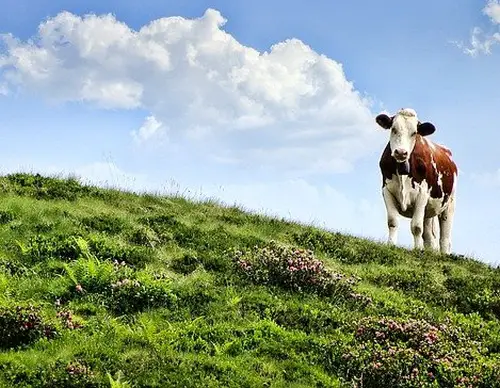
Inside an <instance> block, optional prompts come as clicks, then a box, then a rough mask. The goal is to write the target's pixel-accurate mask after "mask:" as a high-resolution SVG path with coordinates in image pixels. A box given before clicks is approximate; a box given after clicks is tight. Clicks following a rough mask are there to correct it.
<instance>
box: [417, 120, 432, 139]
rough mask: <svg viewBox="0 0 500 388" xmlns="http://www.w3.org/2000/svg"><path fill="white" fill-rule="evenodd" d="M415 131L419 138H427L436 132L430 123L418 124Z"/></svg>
mask: <svg viewBox="0 0 500 388" xmlns="http://www.w3.org/2000/svg"><path fill="white" fill-rule="evenodd" d="M417 131H418V133H419V134H420V135H421V136H429V135H432V134H433V133H434V132H435V131H436V127H435V126H434V124H432V123H418V125H417Z"/></svg>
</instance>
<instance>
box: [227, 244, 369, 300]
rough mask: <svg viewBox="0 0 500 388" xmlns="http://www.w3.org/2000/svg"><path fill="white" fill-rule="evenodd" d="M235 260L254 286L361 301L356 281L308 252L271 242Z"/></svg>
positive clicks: (238, 254) (237, 253)
mask: <svg viewBox="0 0 500 388" xmlns="http://www.w3.org/2000/svg"><path fill="white" fill-rule="evenodd" d="M234 259H235V262H236V265H237V268H238V270H239V271H240V273H242V274H243V276H244V277H246V278H248V279H249V280H251V281H252V282H254V283H258V284H272V285H279V286H281V287H284V288H286V289H290V290H293V291H299V292H300V291H306V292H313V293H317V294H319V295H324V296H329V297H344V298H353V299H355V298H357V299H358V300H359V301H361V300H362V299H363V298H362V297H361V296H360V295H359V294H356V293H354V292H353V286H354V285H355V284H356V283H357V281H359V280H360V279H359V278H356V277H348V276H346V275H344V274H342V273H340V272H333V271H330V270H329V269H327V268H326V267H325V265H324V263H323V262H322V261H321V260H318V259H317V258H316V257H315V256H314V253H313V252H312V251H311V250H305V249H297V248H290V247H286V246H281V245H278V244H277V243H275V242H271V243H270V244H269V245H268V246H266V247H263V248H259V247H255V248H254V249H253V250H252V251H251V252H249V253H247V254H244V253H243V252H240V251H237V252H236V254H235V258H234ZM363 301H364V302H368V300H363Z"/></svg>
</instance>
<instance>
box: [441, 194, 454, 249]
mask: <svg viewBox="0 0 500 388" xmlns="http://www.w3.org/2000/svg"><path fill="white" fill-rule="evenodd" d="M449 201H450V202H449V204H448V207H447V208H446V209H445V210H444V211H443V212H442V213H441V214H440V215H439V227H440V229H441V236H440V238H439V245H440V248H441V253H444V254H445V255H448V254H450V252H451V229H452V226H453V216H454V215H455V197H454V196H452V197H450V199H449Z"/></svg>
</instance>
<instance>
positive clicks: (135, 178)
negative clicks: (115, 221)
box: [0, 0, 500, 263]
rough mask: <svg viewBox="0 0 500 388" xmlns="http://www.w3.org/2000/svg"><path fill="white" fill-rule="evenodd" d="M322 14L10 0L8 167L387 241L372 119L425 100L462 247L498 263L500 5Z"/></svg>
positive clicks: (288, 6) (357, 8) (294, 6)
mask: <svg viewBox="0 0 500 388" xmlns="http://www.w3.org/2000/svg"><path fill="white" fill-rule="evenodd" d="M311 4H312V3H310V4H306V3H305V2H301V1H273V2H271V1H253V2H242V1H211V2H208V1H190V2H178V1H175V2H174V1H142V2H132V1H107V2H97V1H85V2H84V1H71V2H69V1H54V0H52V1H37V2H35V3H33V2H28V1H26V0H23V1H21V0H20V1H17V2H11V1H0V6H1V9H2V11H3V12H2V13H1V14H0V33H2V34H9V35H4V38H3V39H2V43H0V139H1V141H0V170H1V171H2V172H10V171H18V170H31V171H33V170H35V171H41V172H47V173H57V172H63V173H68V172H75V173H77V174H79V175H80V176H82V178H84V179H88V180H92V181H94V182H107V183H108V184H113V185H120V186H123V187H127V188H131V189H135V190H144V189H146V190H166V189H168V190H176V189H180V190H181V191H185V192H186V193H189V194H191V195H198V194H201V195H203V196H214V197H217V198H220V199H222V200H224V201H226V202H228V203H234V202H236V203H239V204H242V205H244V206H245V207H247V208H250V209H254V210H259V211H266V212H268V213H271V214H277V215H281V216H285V217H291V218H294V219H298V220H301V221H304V222H314V223H315V224H317V225H320V226H326V227H328V228H331V229H336V230H342V231H347V232H349V233H352V234H355V235H361V236H366V237H370V238H375V239H380V240H384V239H385V238H386V235H387V231H386V220H385V209H384V205H383V201H382V198H381V193H380V182H381V181H380V176H379V170H378V158H379V156H380V153H381V151H382V148H383V146H384V144H385V142H386V141H387V134H386V133H385V132H383V131H382V130H380V129H378V127H377V126H376V124H375V122H374V120H373V117H374V116H375V115H376V114H377V113H379V112H380V111H382V110H387V111H389V112H394V111H395V110H396V109H399V108H401V107H412V108H414V109H416V110H417V112H418V114H419V116H420V118H421V119H423V120H426V121H432V122H433V123H434V124H436V126H437V131H436V133H435V134H434V135H432V137H433V139H434V140H435V141H437V142H440V143H443V144H445V145H446V146H448V147H449V148H451V149H452V151H453V154H454V157H455V160H456V161H457V163H458V165H459V168H460V171H461V175H460V178H459V179H460V180H459V188H458V203H457V211H456V221H455V225H454V233H453V251H455V252H457V253H463V254H470V255H474V256H475V257H477V258H478V259H480V260H483V261H486V262H490V263H500V254H499V252H500V240H499V239H498V236H499V235H500V233H499V232H500V221H499V220H500V207H499V206H498V205H497V198H498V197H499V194H500V159H499V157H498V151H497V145H496V144H497V142H498V141H499V139H500V136H499V134H498V133H499V131H498V128H497V125H496V123H497V122H498V112H499V110H498V106H500V94H499V93H498V85H499V84H500V73H499V72H498V71H495V70H496V69H497V68H498V65H499V64H500V61H499V53H500V48H499V47H497V46H496V44H497V43H499V42H500V33H499V32H500V5H499V4H498V2H497V1H496V0H489V1H462V0H459V1H457V0H442V1H440V2H435V1H420V2H407V4H405V5H404V6H402V5H401V2H396V1H393V0H388V1H385V2H384V6H383V7H381V6H380V5H378V4H376V3H375V2H372V1H361V2H331V1H317V2H314V5H311ZM207 10H208V11H207ZM89 13H92V14H95V16H94V17H88V16H86V15H87V14H89ZM108 13H111V14H113V15H114V16H113V17H109V16H106V15H107V14H108ZM171 17H181V18H182V19H179V20H177V22H173V19H165V18H171ZM162 18H163V19H162ZM40 26H42V28H41V29H40V30H39V27H40ZM141 28H142V30H141ZM138 31H140V32H138ZM495 34H498V35H495ZM290 39H292V40H290ZM167 41H168V42H167ZM30 42H31V43H30ZM273 45H278V46H275V48H272V46H273ZM264 52H267V53H270V54H269V55H267V54H266V55H261V56H259V55H258V54H259V53H260V54H262V53H264ZM349 83H352V85H351V84H349ZM408 229H409V227H408V221H404V220H403V221H402V223H401V231H400V243H401V244H404V245H408V244H411V241H412V239H411V235H410V233H409V230H408Z"/></svg>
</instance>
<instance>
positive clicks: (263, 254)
mask: <svg viewBox="0 0 500 388" xmlns="http://www.w3.org/2000/svg"><path fill="white" fill-rule="evenodd" d="M382 224H383V221H381V225H382ZM381 227H383V225H382V226H381ZM0 242H1V243H0V386H5V387H14V386H15V387H52V386H53V387H290V388H298V387H488V388H493V387H500V270H499V268H494V267H492V266H488V265H487V264H484V263H481V262H480V261H478V260H475V259H472V258H468V257H464V256H460V255H448V256H443V255H440V254H436V253H432V252H417V251H412V250H408V249H404V248H401V247H394V246H389V245H386V244H383V243H379V242H376V241H370V240H367V239H361V238H356V237H354V236H349V235H344V234H340V233H335V232H332V231H327V230H323V229H320V228H317V227H313V226H310V225H302V224H299V223H294V222H290V221H287V220H282V219H278V218H273V217H269V216H263V215H259V214H255V213H251V212H248V211H245V210H243V209H240V208H238V207H232V206H225V205H223V204H221V203H219V202H217V201H215V200H203V201H201V200H198V201H195V200H191V199H188V198H185V197H182V196H181V195H171V196H164V195H163V196H162V195H153V194H136V193H132V192H126V191H120V190H117V189H104V188H98V187H94V186H91V185H84V184H82V183H80V182H79V181H78V180H77V179H74V178H56V177H48V176H40V175H34V174H23V173H17V174H11V175H5V176H2V177H0Z"/></svg>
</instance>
